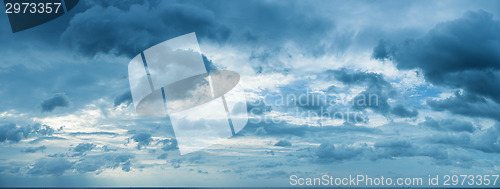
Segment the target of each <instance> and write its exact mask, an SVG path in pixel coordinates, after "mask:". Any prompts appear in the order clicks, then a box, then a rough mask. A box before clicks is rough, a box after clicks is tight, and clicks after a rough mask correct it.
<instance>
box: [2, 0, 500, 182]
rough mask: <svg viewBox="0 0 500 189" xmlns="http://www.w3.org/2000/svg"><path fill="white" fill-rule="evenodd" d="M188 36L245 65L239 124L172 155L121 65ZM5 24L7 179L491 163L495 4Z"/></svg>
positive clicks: (499, 87) (189, 9) (267, 174)
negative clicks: (244, 118)
mask: <svg viewBox="0 0 500 189" xmlns="http://www.w3.org/2000/svg"><path fill="white" fill-rule="evenodd" d="M4 8H5V7H2V8H0V9H1V10H0V11H2V12H5V9H4ZM191 32H195V33H196V36H197V38H198V41H199V46H200V49H201V51H202V53H203V55H204V62H205V64H206V65H207V68H209V67H210V68H211V69H219V70H232V71H235V72H237V73H239V74H240V77H241V79H240V85H241V87H242V88H244V90H245V96H246V100H247V110H248V115H249V121H248V123H247V125H246V126H245V128H244V129H243V130H242V131H240V132H239V133H238V134H237V135H236V136H233V137H231V138H230V139H227V140H225V141H223V142H222V143H220V144H217V145H213V146H210V147H208V148H206V149H203V150H200V151H197V152H193V153H189V154H186V155H180V154H179V149H178V147H177V143H176V140H175V137H174V133H173V131H172V125H171V121H170V119H169V118H168V117H166V118H148V117H142V116H139V115H138V114H137V113H136V112H135V109H134V105H133V104H132V97H131V93H130V86H129V80H128V70H127V68H128V67H127V66H128V64H129V62H130V61H131V60H132V58H133V57H135V56H136V55H137V54H138V53H140V52H142V51H143V50H145V49H147V48H149V47H151V46H153V45H155V44H158V43H160V42H163V41H166V40H168V39H172V38H175V37H177V36H181V35H184V34H188V33H191ZM0 33H1V35H0V41H1V43H0V49H1V50H0V56H1V57H2V58H1V60H0V99H1V100H0V152H1V153H0V186H2V187H8V186H83V187H85V186H290V182H291V180H290V176H291V175H296V176H298V177H321V176H322V175H325V174H326V175H331V176H334V177H346V176H347V177H348V176H349V175H357V174H361V175H368V176H371V177H380V176H384V177H392V178H398V177H405V178H406V177H408V178H412V177H422V178H428V176H429V175H453V174H468V175H494V174H496V175H498V174H499V173H500V166H499V165H500V1H481V0H478V1H460V0H459V1H446V0H442V1H426V0H424V1H378V0H371V1H368V0H366V1H354V2H351V1H320V0H301V1H293V0H290V1H269V0H260V1H229V0H228V1H222V0H216V1H171V0H164V1H163V0H162V1H160V0H158V1H142V0H108V1H96V0H82V1H80V3H79V4H78V5H77V6H76V7H75V8H74V9H72V10H71V11H69V12H67V13H66V14H64V15H63V16H61V17H59V18H57V19H55V20H52V21H50V22H48V23H45V24H43V25H40V26H37V27H34V28H31V29H28V30H25V31H21V32H17V33H12V31H11V28H10V25H9V20H8V18H7V15H6V14H0ZM294 97H295V98H294ZM441 179H443V178H441ZM491 186H492V185H490V187H491ZM496 186H497V187H498V186H500V180H499V181H498V182H496Z"/></svg>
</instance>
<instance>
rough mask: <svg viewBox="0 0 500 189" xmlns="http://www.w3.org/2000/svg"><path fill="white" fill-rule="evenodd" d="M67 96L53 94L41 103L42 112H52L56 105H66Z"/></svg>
mask: <svg viewBox="0 0 500 189" xmlns="http://www.w3.org/2000/svg"><path fill="white" fill-rule="evenodd" d="M68 106H69V98H68V97H67V96H66V95H64V94H55V95H54V96H53V97H51V98H49V99H47V100H44V101H43V102H42V104H41V107H42V112H52V111H53V110H54V109H56V108H57V107H68Z"/></svg>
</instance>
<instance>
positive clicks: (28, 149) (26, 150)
mask: <svg viewBox="0 0 500 189" xmlns="http://www.w3.org/2000/svg"><path fill="white" fill-rule="evenodd" d="M45 149H47V147H45V145H42V146H39V147H28V148H25V149H22V150H21V152H24V153H36V152H38V151H44V150H45Z"/></svg>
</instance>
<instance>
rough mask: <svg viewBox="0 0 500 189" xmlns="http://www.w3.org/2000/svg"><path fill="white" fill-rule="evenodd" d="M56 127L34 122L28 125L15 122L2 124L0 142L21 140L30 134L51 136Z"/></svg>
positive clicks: (0, 126)
mask: <svg viewBox="0 0 500 189" xmlns="http://www.w3.org/2000/svg"><path fill="white" fill-rule="evenodd" d="M53 133H54V129H52V128H51V127H49V126H47V125H41V124H38V123H37V124H33V125H28V126H18V125H16V124H14V123H10V124H4V125H0V142H6V141H9V142H19V141H21V140H22V139H25V138H29V136H30V135H39V136H50V135H52V134H53Z"/></svg>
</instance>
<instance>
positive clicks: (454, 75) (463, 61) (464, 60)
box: [372, 10, 500, 120]
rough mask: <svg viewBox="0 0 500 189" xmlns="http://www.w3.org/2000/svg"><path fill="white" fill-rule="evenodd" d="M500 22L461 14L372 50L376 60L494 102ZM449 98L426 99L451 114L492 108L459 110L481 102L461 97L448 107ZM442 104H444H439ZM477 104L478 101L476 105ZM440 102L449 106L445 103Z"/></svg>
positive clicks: (498, 89)
mask: <svg viewBox="0 0 500 189" xmlns="http://www.w3.org/2000/svg"><path fill="white" fill-rule="evenodd" d="M499 33H500V22H499V21H498V20H494V18H493V15H492V14H491V13H488V12H486V11H483V10H479V11H471V12H467V13H465V14H464V15H463V16H462V17H461V18H458V19H456V20H452V21H448V22H443V23H440V24H438V25H436V26H435V27H434V28H433V29H432V30H430V31H429V32H428V33H427V34H426V35H425V36H423V37H421V38H417V39H409V40H406V41H404V42H402V43H398V44H396V45H394V44H388V42H386V41H384V40H381V41H380V42H379V44H378V45H377V46H376V47H375V48H374V50H373V55H372V56H373V57H374V58H377V59H392V60H393V61H394V62H395V63H396V66H397V67H398V68H399V69H414V68H419V69H421V70H422V72H423V74H424V76H425V79H426V80H427V81H429V82H431V83H433V84H435V85H439V86H445V87H450V88H460V89H463V90H464V91H465V92H466V93H467V94H470V95H472V96H478V98H479V97H484V98H487V99H491V100H493V101H494V102H496V103H500V83H499V82H498V81H499V80H500V35H499ZM450 101H451V100H450V99H448V101H444V102H437V103H434V104H432V103H431V104H430V105H431V106H433V107H434V108H436V107H437V108H438V109H439V107H440V108H442V109H445V108H446V109H448V110H450V111H452V112H454V113H459V114H471V115H472V116H481V115H483V116H481V117H492V118H494V119H497V120H498V115H500V114H498V113H497V112H498V111H495V110H487V109H489V108H488V106H484V108H485V109H484V110H482V111H481V113H478V112H476V113H474V112H473V111H475V110H476V109H471V110H469V112H467V111H464V109H462V108H465V107H466V106H475V107H480V106H482V105H484V103H483V102H481V101H475V102H474V103H473V102H470V101H469V102H465V104H467V105H465V106H463V107H462V108H461V110H459V111H456V110H455V109H453V107H454V106H453V105H452V104H451V103H453V102H450ZM443 103H444V104H443ZM481 104H482V105H481ZM446 105H448V106H450V107H445V106H446Z"/></svg>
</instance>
